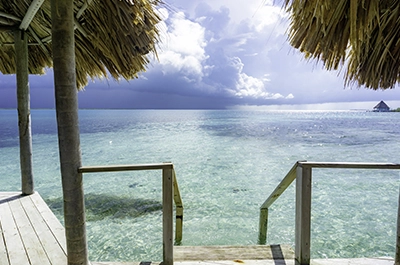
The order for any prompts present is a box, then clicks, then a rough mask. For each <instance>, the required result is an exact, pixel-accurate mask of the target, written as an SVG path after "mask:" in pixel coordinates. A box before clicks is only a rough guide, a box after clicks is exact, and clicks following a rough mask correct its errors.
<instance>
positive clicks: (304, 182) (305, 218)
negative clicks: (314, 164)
mask: <svg viewBox="0 0 400 265" xmlns="http://www.w3.org/2000/svg"><path fill="white" fill-rule="evenodd" d="M311 174H312V169H311V167H307V166H302V165H301V164H299V166H298V167H297V177H296V228H295V230H296V231H295V232H296V235H295V258H296V264H297V265H309V264H310V230H311Z"/></svg>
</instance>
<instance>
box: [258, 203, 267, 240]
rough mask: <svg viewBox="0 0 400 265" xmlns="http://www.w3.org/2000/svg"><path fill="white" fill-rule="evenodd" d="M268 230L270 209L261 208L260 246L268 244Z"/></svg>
mask: <svg viewBox="0 0 400 265" xmlns="http://www.w3.org/2000/svg"><path fill="white" fill-rule="evenodd" d="M267 229H268V208H261V210H260V223H259V228H258V231H259V234H258V244H259V245H265V243H267Z"/></svg>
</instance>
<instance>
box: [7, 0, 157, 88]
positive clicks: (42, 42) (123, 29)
mask: <svg viewBox="0 0 400 265" xmlns="http://www.w3.org/2000/svg"><path fill="white" fill-rule="evenodd" d="M31 2H32V1H29V0H28V1H9V0H0V26H7V27H4V29H9V31H7V30H5V31H0V57H1V58H2V60H1V61H0V71H1V72H2V73H3V74H14V73H15V71H16V67H15V63H14V62H15V49H14V45H11V44H13V43H14V38H13V33H12V32H11V30H10V29H16V28H18V26H19V24H20V23H21V21H22V19H23V18H24V16H25V13H26V11H27V10H28V8H29V5H30V4H31ZM88 3H89V4H88ZM161 4H162V3H161V1H160V0H120V1H113V0H92V1H87V0H76V1H75V10H74V12H75V24H76V30H75V55H76V74H77V86H78V88H83V87H84V86H86V85H87V83H88V79H87V78H88V77H89V78H91V79H93V78H96V77H106V76H107V75H108V73H109V74H110V75H111V77H113V78H114V79H116V80H118V78H120V77H123V78H125V79H132V78H136V77H137V75H138V73H139V72H141V71H145V70H146V65H147V64H148V62H149V58H148V57H147V54H149V53H154V54H156V50H155V46H156V43H157V42H158V41H159V38H158V34H159V31H158V29H157V24H158V23H159V22H160V20H161V18H160V17H159V15H158V13H157V12H156V7H157V6H159V5H161ZM86 5H87V8H85V6H86ZM50 12H51V11H50V1H44V3H43V4H42V6H41V8H40V10H39V12H38V13H37V14H36V15H35V17H34V19H33V20H32V22H31V24H30V27H29V28H28V30H27V31H26V32H25V33H26V34H27V35H28V43H29V73H30V74H43V73H44V72H45V69H46V68H49V67H52V65H53V62H52V48H51V43H50V42H51V13H50Z"/></svg>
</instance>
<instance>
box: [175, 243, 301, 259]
mask: <svg viewBox="0 0 400 265" xmlns="http://www.w3.org/2000/svg"><path fill="white" fill-rule="evenodd" d="M267 259H270V260H284V259H294V252H293V249H292V248H291V247H290V246H287V245H266V246H265V245H253V246H176V247H174V261H195V260H196V261H200V260H238V261H240V260H267Z"/></svg>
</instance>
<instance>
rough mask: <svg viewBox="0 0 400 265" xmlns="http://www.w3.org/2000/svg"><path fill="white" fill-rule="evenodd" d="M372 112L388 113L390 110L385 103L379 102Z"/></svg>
mask: <svg viewBox="0 0 400 265" xmlns="http://www.w3.org/2000/svg"><path fill="white" fill-rule="evenodd" d="M373 111H374V112H388V111H390V108H389V106H388V105H387V104H386V103H385V102H383V101H381V102H379V103H378V104H377V105H376V106H375V107H374V109H373Z"/></svg>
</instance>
